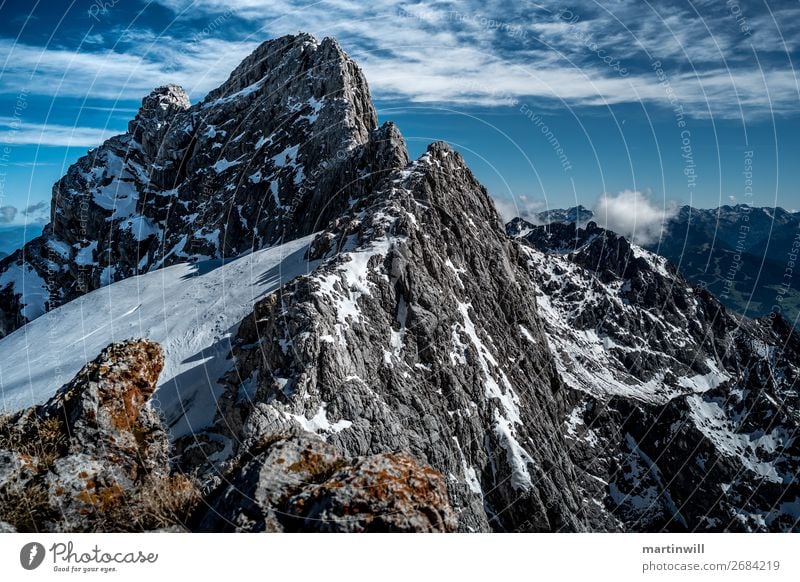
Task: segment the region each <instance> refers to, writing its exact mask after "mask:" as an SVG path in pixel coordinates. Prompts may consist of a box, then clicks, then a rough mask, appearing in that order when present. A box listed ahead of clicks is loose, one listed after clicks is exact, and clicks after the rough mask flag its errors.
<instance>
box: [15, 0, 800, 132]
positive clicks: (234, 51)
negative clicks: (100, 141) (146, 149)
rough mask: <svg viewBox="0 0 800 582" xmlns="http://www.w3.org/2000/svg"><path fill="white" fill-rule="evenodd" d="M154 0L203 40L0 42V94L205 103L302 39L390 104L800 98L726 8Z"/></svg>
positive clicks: (464, 0)
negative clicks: (256, 56) (244, 63)
mask: <svg viewBox="0 0 800 582" xmlns="http://www.w3.org/2000/svg"><path fill="white" fill-rule="evenodd" d="M157 1H158V2H159V3H160V4H162V5H164V6H166V7H167V8H170V9H171V10H173V11H174V13H175V19H176V20H181V19H185V18H191V22H192V23H193V25H194V24H195V23H197V22H198V21H199V22H200V24H197V25H196V27H197V31H198V33H197V34H195V35H192V34H186V33H184V34H182V35H176V36H175V37H173V36H170V31H169V29H167V31H166V32H165V33H163V34H156V33H154V32H152V31H149V30H142V29H136V28H127V29H124V30H117V31H110V32H105V31H104V33H103V39H104V40H105V42H110V41H111V40H112V38H113V39H114V40H115V41H116V44H115V45H114V47H113V48H112V49H111V50H106V51H105V52H87V51H86V50H85V49H84V50H82V51H78V52H76V51H70V50H64V49H58V48H49V47H48V48H42V47H35V46H30V45H21V44H16V45H15V44H14V43H13V41H11V40H8V39H6V40H0V60H2V61H4V62H5V63H7V65H6V68H5V69H4V71H3V84H2V88H1V89H0V91H3V92H5V93H13V92H17V91H19V90H20V89H22V88H27V89H28V90H30V91H32V92H34V91H35V92H36V93H38V94H45V95H52V96H70V97H85V96H91V97H93V98H101V99H107V100H110V101H117V100H126V101H128V100H133V99H136V100H138V99H141V98H142V97H143V96H144V95H146V94H147V93H149V91H150V90H152V89H153V88H154V87H155V86H157V85H160V84H164V83H168V82H174V83H179V84H181V85H183V86H184V88H185V89H186V90H187V92H188V93H189V95H190V96H191V97H192V99H193V100H198V99H200V98H202V97H203V96H204V95H205V94H206V93H207V92H208V91H209V90H210V89H212V88H214V87H216V86H217V85H218V84H219V83H221V82H222V81H224V80H225V79H226V78H227V75H228V73H229V72H230V70H231V69H233V67H234V66H236V65H237V64H238V62H239V61H240V60H241V59H242V58H243V57H244V56H246V55H247V54H248V53H249V52H250V51H252V49H253V48H255V46H256V45H257V44H258V43H260V42H262V41H263V40H266V39H267V38H272V37H276V36H281V35H284V34H287V33H294V32H297V31H300V30H303V31H308V32H311V33H313V34H315V35H317V36H318V37H323V36H334V37H336V38H337V39H338V40H339V41H340V43H341V44H342V46H343V47H344V48H345V50H347V51H348V52H349V53H350V54H351V55H352V56H353V57H354V58H355V59H356V60H357V61H358V62H359V64H360V65H361V66H362V67H363V69H364V71H365V73H366V75H367V79H368V80H369V82H370V86H371V89H372V92H373V94H374V95H375V96H376V97H379V98H385V99H386V98H388V99H391V98H397V99H400V100H404V101H410V102H418V103H447V104H449V105H455V106H470V105H502V104H507V103H508V101H509V99H510V98H516V99H518V100H522V99H540V100H542V102H544V104H545V105H546V104H547V103H548V102H552V104H556V105H558V106H560V107H572V106H606V105H613V104H619V103H636V102H643V103H645V104H654V103H657V104H660V105H663V106H667V107H671V104H670V102H669V94H668V93H667V91H666V90H665V88H664V87H663V86H662V85H661V84H660V83H659V82H658V79H657V78H656V76H655V74H654V73H653V71H652V69H651V67H650V61H651V59H654V60H655V59H657V60H661V61H663V63H664V71H666V73H667V74H668V76H669V83H670V86H671V89H672V90H673V91H674V93H675V95H677V97H678V99H679V102H680V104H681V105H683V107H684V109H685V112H686V114H687V115H690V116H695V117H708V116H711V115H713V116H722V117H738V116H740V115H741V114H742V111H743V112H744V113H745V115H747V116H765V115H769V114H771V113H773V112H775V113H779V114H780V113H795V112H796V110H797V102H798V97H799V96H800V83H798V79H797V78H796V75H795V74H794V71H793V70H792V69H791V67H789V66H788V65H787V63H786V62H782V63H777V61H776V60H775V59H770V58H769V55H764V56H761V57H759V58H761V59H762V61H761V62H758V61H757V60H756V59H755V58H754V54H753V50H752V48H751V46H750V44H749V40H748V39H746V38H744V37H743V36H742V34H741V32H740V31H739V30H738V28H737V26H736V23H735V21H732V20H730V15H729V14H728V13H727V8H725V7H724V6H721V7H720V6H715V5H713V4H707V5H703V6H701V7H700V8H699V9H700V10H701V11H702V18H700V17H698V16H697V15H696V14H694V12H693V10H694V8H693V7H691V5H688V6H689V7H684V8H680V7H675V6H669V7H666V6H659V4H658V2H654V3H641V2H639V1H638V0H609V1H608V2H603V3H602V6H600V5H599V4H597V3H596V2H583V3H582V2H577V3H576V4H577V5H578V7H575V6H573V7H572V8H571V10H572V11H573V12H574V13H575V14H576V15H580V20H578V21H577V22H575V23H568V22H566V21H565V20H564V19H563V18H559V16H558V14H559V10H560V9H561V8H562V7H563V4H560V3H556V2H550V1H549V0H545V2H544V5H540V4H537V5H531V6H528V5H526V6H515V5H513V4H510V3H508V2H507V1H500V0H483V1H480V2H479V1H478V0H461V1H460V2H458V3H453V2H446V1H441V2H430V3H425V4H423V3H419V2H414V1H411V2H404V1H400V0H374V1H372V2H370V3H368V4H364V3H363V2H355V1H354V0H323V1H320V2H314V1H310V0H276V1H274V2H269V3H264V2H262V1H261V0H157ZM776 16H777V17H778V18H779V20H777V22H775V21H772V15H769V19H767V18H766V16H763V15H762V16H760V17H759V18H758V19H756V16H755V15H754V16H753V21H754V22H758V24H759V30H758V36H757V37H754V38H755V39H756V40H758V39H763V38H765V37H769V38H773V37H776V38H777V34H772V33H773V32H775V33H777V32H779V31H778V30H777V29H775V27H776V26H779V25H780V26H781V28H783V29H785V31H786V37H785V38H786V39H787V46H789V47H792V48H793V47H795V46H797V44H798V41H797V38H798V36H800V34H798V32H797V29H798V26H797V25H795V24H793V22H794V20H796V19H793V18H789V16H790V14H789V13H787V12H786V11H785V10H784V11H783V12H779V13H776ZM204 17H205V18H206V20H205V21H203V18H204ZM726 18H727V20H726ZM242 20H244V21H247V24H246V28H247V29H248V30H251V31H252V32H251V33H250V34H249V35H247V36H241V34H240V32H237V31H241V30H242V29H243V27H242V26H240V25H241V21H242ZM784 22H785V23H786V24H783V23H784ZM204 23H206V24H207V26H206V25H205V24H204ZM234 24H236V26H234ZM770 28H772V29H775V30H770ZM237 34H240V36H238V37H235V36H236V35H237ZM578 35H580V36H578ZM770 35H771V36H770ZM96 36H97V35H94V36H91V37H87V39H85V43H84V44H85V45H86V46H87V47H89V48H91V49H92V50H96V49H97V46H98V45H96V44H92V45H91V46H89V44H88V43H89V41H91V42H96V41H97V40H98V39H97V38H96ZM234 37H235V38H234ZM587 39H588V40H587ZM759 42H761V41H759ZM763 42H766V41H763ZM593 43H596V44H597V48H598V50H599V49H602V50H603V51H604V52H603V54H604V55H606V56H607V57H609V58H611V59H612V60H616V61H617V62H618V63H619V64H620V66H624V67H626V69H629V74H627V75H621V74H620V73H619V72H618V70H616V71H615V70H614V68H612V67H610V66H608V64H606V63H604V62H603V60H602V58H601V57H600V56H598V54H597V53H596V51H593V50H592V49H591V48H589V47H590V46H593ZM782 46H783V45H782V42H781V43H774V44H773V45H772V47H773V49H778V50H780V47H782ZM771 54H773V55H774V51H773V53H771ZM776 63H777V64H776ZM637 65H638V66H637Z"/></svg>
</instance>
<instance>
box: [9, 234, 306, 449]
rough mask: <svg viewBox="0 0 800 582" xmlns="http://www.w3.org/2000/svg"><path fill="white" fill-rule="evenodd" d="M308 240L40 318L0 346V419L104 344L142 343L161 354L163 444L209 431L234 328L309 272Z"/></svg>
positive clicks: (101, 295) (34, 400)
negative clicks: (156, 346)
mask: <svg viewBox="0 0 800 582" xmlns="http://www.w3.org/2000/svg"><path fill="white" fill-rule="evenodd" d="M314 236H315V235H310V236H307V237H305V238H302V239H298V240H294V241H291V242H288V243H286V244H283V245H279V246H274V247H271V248H268V249H263V250H259V251H256V252H254V253H251V254H248V255H245V256H243V257H239V258H236V259H229V260H227V261H222V260H212V261H205V262H200V263H194V264H191V263H181V264H178V265H174V266H171V267H167V268H164V269H160V270H158V271H154V272H152V273H147V274H145V275H140V276H138V277H132V278H130V279H125V280H123V281H119V282H117V283H114V284H112V285H109V286H107V287H103V288H101V289H98V290H96V291H94V292H92V293H89V294H88V295H85V296H83V297H80V298H78V299H75V300H74V301H71V302H70V303H68V304H66V305H64V306H62V307H60V308H58V309H55V310H53V311H51V312H49V313H47V314H45V315H42V316H41V317H39V318H37V319H35V320H34V321H33V322H31V323H29V324H27V325H25V326H24V327H22V328H20V329H18V330H17V331H15V332H14V333H12V334H11V335H9V336H7V337H5V338H3V339H2V340H0V411H2V412H12V411H16V410H20V409H23V408H26V407H28V406H32V405H34V404H40V403H42V402H44V401H45V400H47V399H48V398H50V397H51V396H52V395H53V394H54V393H55V392H56V390H57V389H58V388H60V387H61V386H62V385H63V384H64V383H66V382H68V381H69V380H70V379H71V378H72V377H73V376H74V375H75V374H76V373H77V372H78V371H79V370H80V369H81V368H82V367H83V366H84V365H85V364H86V363H87V362H89V361H91V360H93V359H94V358H95V357H96V356H97V355H98V354H99V353H100V351H101V350H102V349H103V348H105V347H106V346H107V345H109V344H110V343H112V342H116V341H121V340H125V339H128V338H132V337H143V338H149V339H152V340H154V341H157V342H159V343H160V344H161V346H162V347H163V348H164V352H165V356H166V362H165V366H164V370H163V372H162V373H161V378H160V379H159V388H158V390H157V392H156V395H155V397H154V402H155V404H156V405H157V406H158V407H160V408H161V410H162V412H163V414H164V415H165V416H166V418H167V421H168V422H169V425H170V428H171V436H172V437H173V438H177V437H180V436H182V435H185V434H189V433H190V432H192V431H196V430H198V429H201V428H203V427H205V426H207V425H208V424H210V423H211V421H212V420H213V418H214V414H215V412H216V399H217V397H218V396H219V395H220V393H221V387H220V386H218V385H217V380H218V379H219V378H220V377H221V376H223V375H224V374H225V373H226V372H227V371H228V370H229V369H230V367H231V365H232V362H231V360H230V359H228V358H227V356H228V354H229V351H230V338H231V337H232V336H233V335H234V334H235V333H236V329H237V327H238V325H239V322H240V321H241V320H242V319H243V318H244V317H246V316H247V315H248V314H249V313H251V312H252V308H253V304H254V302H255V301H256V300H257V299H258V298H260V297H263V296H264V295H266V294H268V293H270V292H272V291H274V290H276V289H278V288H279V287H280V286H281V285H282V284H284V283H286V282H288V281H289V280H291V279H293V278H295V277H297V276H299V275H303V274H307V273H308V272H310V271H311V270H313V268H314V267H315V266H316V263H309V262H307V261H306V259H305V258H304V255H305V251H306V249H307V247H308V244H309V243H310V242H311V240H312V239H313V238H314Z"/></svg>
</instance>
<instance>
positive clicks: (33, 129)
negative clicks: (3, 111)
mask: <svg viewBox="0 0 800 582" xmlns="http://www.w3.org/2000/svg"><path fill="white" fill-rule="evenodd" d="M116 133H119V132H116V131H112V130H110V129H107V128H96V127H78V126H76V127H72V126H68V125H58V124H51V123H48V124H40V123H25V122H20V121H19V120H17V119H14V118H9V117H0V143H4V144H15V145H38V146H42V147H64V146H66V147H95V146H97V145H99V144H101V143H103V142H104V141H105V140H107V139H108V138H110V137H111V136H113V135H115V134H116ZM32 165H38V164H35V163H33V164H32Z"/></svg>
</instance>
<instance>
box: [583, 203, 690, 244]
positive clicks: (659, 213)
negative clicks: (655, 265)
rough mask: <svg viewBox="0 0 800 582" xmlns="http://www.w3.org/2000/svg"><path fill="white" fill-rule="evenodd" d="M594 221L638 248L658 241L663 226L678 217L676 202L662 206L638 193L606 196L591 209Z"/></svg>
mask: <svg viewBox="0 0 800 582" xmlns="http://www.w3.org/2000/svg"><path fill="white" fill-rule="evenodd" d="M592 211H593V212H594V218H593V220H594V221H595V222H596V223H597V224H598V225H600V226H602V227H603V228H607V229H608V230H613V231H614V232H616V233H617V234H620V235H622V236H624V237H625V238H627V239H628V240H630V241H633V242H634V243H636V244H639V245H647V244H651V243H654V242H656V241H657V240H658V239H659V237H660V235H661V230H662V228H663V226H664V223H665V222H666V221H668V220H669V219H670V218H672V217H673V216H675V214H677V211H678V208H677V205H676V204H674V203H664V204H663V205H659V204H657V203H655V202H654V201H652V200H650V198H649V197H648V196H647V195H646V194H643V193H642V192H638V191H635V190H623V191H622V192H619V193H617V194H608V193H607V194H603V195H601V196H600V197H599V198H598V199H597V202H596V203H595V205H594V208H593V209H592Z"/></svg>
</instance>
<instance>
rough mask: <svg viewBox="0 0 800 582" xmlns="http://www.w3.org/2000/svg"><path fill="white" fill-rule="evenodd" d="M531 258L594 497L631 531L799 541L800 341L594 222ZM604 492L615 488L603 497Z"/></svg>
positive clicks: (558, 236) (554, 232)
mask: <svg viewBox="0 0 800 582" xmlns="http://www.w3.org/2000/svg"><path fill="white" fill-rule="evenodd" d="M519 240H521V241H524V243H525V244H526V245H527V246H528V247H529V248H528V250H527V251H526V252H527V254H528V260H529V269H530V273H531V278H532V281H533V283H534V285H535V288H536V294H537V299H538V304H539V306H540V310H541V313H542V315H543V318H544V321H545V326H546V329H547V337H548V342H549V345H550V348H551V350H552V352H553V354H554V356H555V358H556V362H557V365H558V368H559V371H560V372H561V377H562V378H563V379H564V380H565V382H566V384H567V386H569V387H570V388H571V389H572V390H573V392H572V394H571V396H570V400H571V401H572V403H573V407H572V410H571V411H570V412H569V414H568V416H567V417H566V418H565V419H564V420H565V422H564V427H565V429H566V434H567V437H568V440H569V441H570V444H571V448H570V454H571V456H572V458H573V460H574V461H575V463H576V465H577V466H578V467H580V468H581V470H582V472H583V475H582V477H583V478H582V487H583V488H584V490H585V492H586V495H587V497H593V498H594V499H596V500H597V501H598V502H599V503H602V504H603V505H604V506H605V508H606V509H607V511H608V512H609V514H610V515H611V516H613V518H614V519H617V520H619V522H620V523H621V524H622V526H623V527H624V528H625V529H626V530H633V531H657V530H661V529H664V530H692V531H695V530H698V531H722V530H732V531H759V530H769V531H784V530H786V531H790V530H796V529H797V527H798V525H797V519H798V517H800V516H799V515H798V512H797V507H796V499H798V496H799V494H800V490H798V487H797V485H796V484H795V483H794V477H793V475H795V474H796V473H797V470H798V468H799V467H800V444H798V442H797V439H796V437H795V434H796V431H797V428H798V424H800V413H799V411H800V409H798V403H799V402H800V401H798V391H797V387H796V382H797V378H798V372H799V371H800V370H799V369H798V362H800V351H798V345H800V343H799V342H800V338H798V336H797V334H796V333H795V332H794V331H793V330H792V329H791V326H790V325H788V324H787V323H786V322H785V321H784V320H783V319H782V318H780V317H777V318H774V319H771V320H770V319H769V318H765V319H764V320H757V321H753V320H749V319H746V318H742V317H739V316H734V315H732V314H730V313H728V312H727V311H726V310H725V308H724V307H723V306H722V305H721V304H720V303H719V302H718V301H717V300H716V299H715V298H714V297H713V296H711V295H710V294H709V293H708V292H706V291H704V290H697V289H693V288H692V287H691V286H690V285H689V284H688V283H687V281H686V280H685V279H683V277H681V276H680V275H679V274H677V272H676V270H675V268H674V266H672V265H671V264H670V263H669V262H667V261H665V259H663V258H661V257H658V256H657V255H654V254H652V253H650V252H648V251H645V250H644V249H641V248H639V247H637V246H636V245H632V244H630V243H628V242H627V241H626V240H625V239H624V238H622V237H619V236H617V235H615V234H613V233H610V232H608V231H605V230H603V229H600V228H598V227H597V226H596V225H595V224H594V223H589V224H588V225H587V226H586V228H585V229H584V228H576V227H575V225H573V224H567V225H564V224H551V225H549V226H547V227H544V226H542V227H531V229H530V231H529V232H528V233H527V234H526V235H525V236H524V237H522V238H520V239H519ZM603 483H605V484H606V485H602V484H603Z"/></svg>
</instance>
